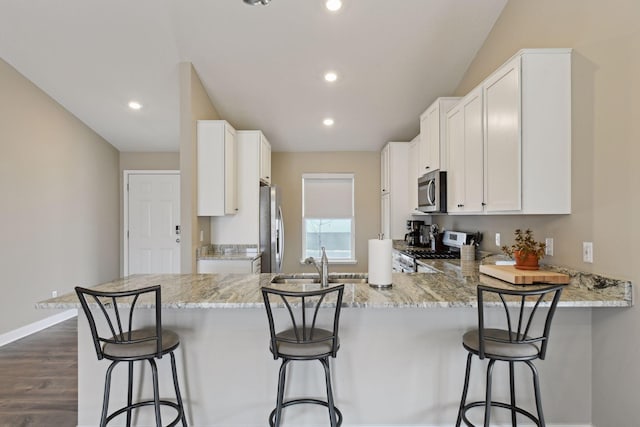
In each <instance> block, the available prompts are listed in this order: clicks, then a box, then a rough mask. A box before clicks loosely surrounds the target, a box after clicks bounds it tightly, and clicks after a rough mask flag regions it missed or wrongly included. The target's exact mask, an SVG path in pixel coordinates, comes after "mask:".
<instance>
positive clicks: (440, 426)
mask: <svg viewBox="0 0 640 427" xmlns="http://www.w3.org/2000/svg"><path fill="white" fill-rule="evenodd" d="M219 425H220V424H208V425H207V426H204V425H201V424H199V425H195V426H192V427H212V426H215V427H218V426H219ZM258 425H261V424H256V426H258ZM518 425H521V426H523V427H528V426H533V424H518ZM252 426H253V425H252V424H243V425H242V427H252ZM323 426H324V424H318V425H316V426H309V427H323ZM403 426H405V424H402V425H400V424H397V425H394V424H386V425H379V424H376V425H375V426H374V425H357V426H356V425H353V424H351V425H349V424H346V425H345V424H343V427H403ZM453 426H454V424H420V425H412V427H453ZM77 427H98V425H97V424H83V425H80V424H78V426H77ZM495 427H511V424H497V425H495ZM547 427H595V426H594V425H593V424H547Z"/></svg>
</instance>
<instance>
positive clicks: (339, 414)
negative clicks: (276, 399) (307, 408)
mask: <svg viewBox="0 0 640 427" xmlns="http://www.w3.org/2000/svg"><path fill="white" fill-rule="evenodd" d="M303 403H304V404H306V403H311V404H313V405H321V406H324V407H325V408H327V409H328V408H329V404H328V403H327V402H325V401H324V400H320V399H294V400H288V401H286V402H282V409H284V408H286V407H287V406H293V405H299V404H303ZM277 409H278V408H276V409H274V410H273V411H271V414H270V415H269V426H271V427H273V426H274V425H275V424H274V418H275V416H276V410H277ZM333 409H334V410H335V411H336V418H337V421H336V426H337V427H340V426H341V425H342V412H340V410H339V409H338V408H336V407H335V406H334V407H333Z"/></svg>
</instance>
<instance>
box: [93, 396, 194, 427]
mask: <svg viewBox="0 0 640 427" xmlns="http://www.w3.org/2000/svg"><path fill="white" fill-rule="evenodd" d="M159 403H160V406H169V407H171V408H173V409H175V410H176V411H178V415H177V416H176V418H175V419H174V420H173V421H171V422H170V423H169V424H167V425H166V427H174V426H176V425H178V423H179V422H180V421H181V420H182V410H181V409H180V405H178V404H177V403H175V402H171V401H169V400H160V401H159ZM154 405H155V401H154V400H143V401H141V402H136V403H132V404H131V406H125V407H122V408H120V409H118V410H117V411H115V412H114V413H112V414H111V415H109V416H108V417H107V419H106V421H105V424H109V421H111V420H112V419H113V418H115V417H117V416H118V415H122V414H124V413H126V412H127V411H128V410H132V409H138V408H141V407H143V406H154Z"/></svg>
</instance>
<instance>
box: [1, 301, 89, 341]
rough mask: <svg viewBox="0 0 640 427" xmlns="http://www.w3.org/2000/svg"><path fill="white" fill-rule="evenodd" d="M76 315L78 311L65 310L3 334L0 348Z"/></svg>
mask: <svg viewBox="0 0 640 427" xmlns="http://www.w3.org/2000/svg"><path fill="white" fill-rule="evenodd" d="M77 315H78V310H76V309H72V310H66V311H63V312H62V313H58V314H55V315H53V316H49V317H47V318H45V319H42V320H38V321H37V322H33V323H30V324H28V325H26V326H23V327H21V328H18V329H14V330H13V331H9V332H7V333H5V334H2V335H0V347H2V346H3V345H7V344H9V343H11V342H14V341H16V340H19V339H20V338H24V337H26V336H29V335H31V334H35V333H36V332H39V331H41V330H43V329H46V328H48V327H49V326H53V325H55V324H57V323H60V322H64V321H65V320H67V319H71V318H73V317H76V316H77Z"/></svg>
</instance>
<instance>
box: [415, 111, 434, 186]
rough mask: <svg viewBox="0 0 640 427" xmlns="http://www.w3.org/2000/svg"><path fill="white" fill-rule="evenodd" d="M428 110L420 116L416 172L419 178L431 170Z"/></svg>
mask: <svg viewBox="0 0 640 427" xmlns="http://www.w3.org/2000/svg"><path fill="white" fill-rule="evenodd" d="M428 112H429V110H427V111H425V112H424V113H423V114H422V115H421V116H420V145H419V150H418V151H419V153H418V154H419V159H418V170H419V171H420V176H422V175H424V174H425V173H427V172H429V171H430V170H431V169H430V168H431V147H430V146H431V141H430V139H429V138H430V135H429V115H428Z"/></svg>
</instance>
